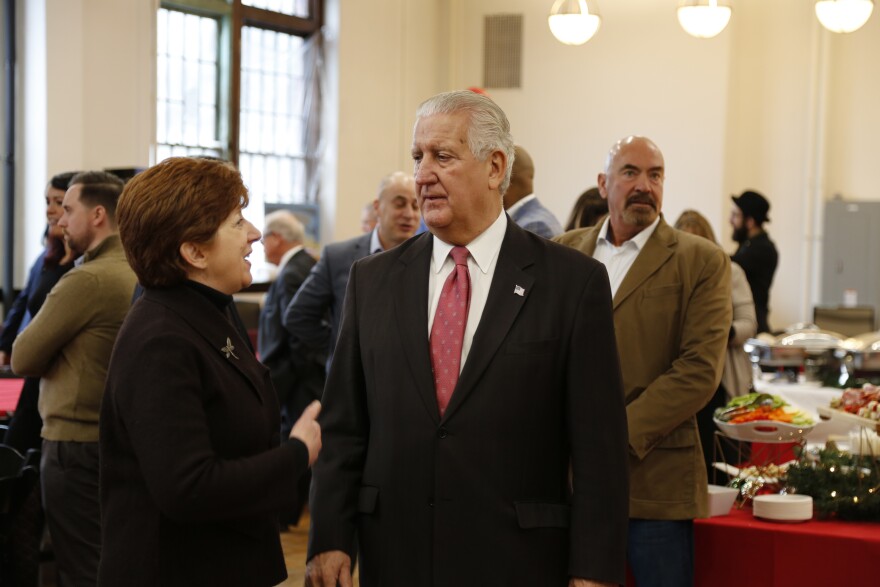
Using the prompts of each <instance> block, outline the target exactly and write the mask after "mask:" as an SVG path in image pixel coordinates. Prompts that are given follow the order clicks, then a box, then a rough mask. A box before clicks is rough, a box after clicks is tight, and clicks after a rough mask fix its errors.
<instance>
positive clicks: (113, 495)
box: [99, 286, 308, 587]
mask: <svg viewBox="0 0 880 587" xmlns="http://www.w3.org/2000/svg"><path fill="white" fill-rule="evenodd" d="M100 430H101V440H100V448H101V508H102V530H103V548H102V555H101V567H100V574H99V584H100V585H104V586H107V587H117V586H120V585H125V586H127V587H133V586H141V585H142V586H148V585H149V586H158V585H161V586H162V587H171V586H176V585H181V586H183V585H187V586H192V585H229V586H233V585H242V586H245V585H246V586H248V587H258V586H263V585H277V584H278V583H280V582H281V581H283V580H284V579H285V577H286V576H287V573H286V570H285V565H284V558H283V555H282V552H281V543H280V538H279V530H278V523H277V520H278V515H279V513H280V512H282V511H283V510H285V508H290V506H291V504H293V503H294V502H295V497H296V485H297V480H298V479H299V477H300V475H302V474H303V473H304V472H305V471H306V469H307V468H308V450H307V449H306V446H305V445H304V444H303V443H302V442H300V441H299V440H291V441H289V442H286V443H285V444H283V445H280V446H279V409H278V400H277V399H276V394H275V391H274V389H273V388H272V384H271V382H270V379H269V371H268V370H267V369H266V368H265V367H264V366H263V365H261V364H260V363H259V362H258V361H257V360H256V358H255V357H254V356H253V354H251V353H250V351H249V350H248V347H247V344H246V343H245V341H244V340H242V338H241V336H240V335H239V334H238V331H237V329H236V328H234V327H233V326H232V324H231V323H230V322H229V321H228V320H227V318H226V316H225V315H224V314H223V313H222V312H221V311H220V310H219V309H218V308H217V306H215V305H214V304H213V303H212V302H210V301H209V300H208V298H207V297H206V296H204V295H203V294H201V293H199V292H197V291H195V290H194V289H192V288H190V287H186V286H180V287H176V288H170V289H161V290H159V289H157V290H149V289H148V290H147V291H146V293H145V294H144V296H143V297H142V298H141V299H140V300H138V302H136V303H135V305H134V306H133V307H132V309H131V311H130V312H129V314H128V317H127V318H126V320H125V323H124V324H123V326H122V329H121V330H120V332H119V337H118V338H117V340H116V346H115V347H114V350H113V356H112V358H111V361H110V369H109V372H108V375H107V387H106V391H105V395H104V401H103V405H102V409H101V422H100Z"/></svg>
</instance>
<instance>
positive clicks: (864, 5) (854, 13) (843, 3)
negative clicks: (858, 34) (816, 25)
mask: <svg viewBox="0 0 880 587" xmlns="http://www.w3.org/2000/svg"><path fill="white" fill-rule="evenodd" d="M873 10H874V2H872V1H871V0H819V1H818V2H816V16H817V17H818V19H819V22H821V23H822V26H823V27H825V28H826V29H828V30H829V31H831V32H833V33H851V32H853V31H855V30H858V29H860V28H862V25H863V24H865V23H866V22H868V19H869V18H871V12H873Z"/></svg>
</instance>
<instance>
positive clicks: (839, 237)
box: [822, 200, 880, 328]
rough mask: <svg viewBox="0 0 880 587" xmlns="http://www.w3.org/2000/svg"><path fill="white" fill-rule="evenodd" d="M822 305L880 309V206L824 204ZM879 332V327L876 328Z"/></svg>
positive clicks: (851, 203) (870, 203) (841, 202)
mask: <svg viewBox="0 0 880 587" xmlns="http://www.w3.org/2000/svg"><path fill="white" fill-rule="evenodd" d="M822 303H823V305H828V306H841V305H843V306H856V305H857V306H862V307H865V306H868V307H871V308H873V310H874V315H875V316H876V315H877V309H878V308H880V202H847V201H846V200H831V201H829V202H827V203H826V204H825V232H824V236H823V239H822ZM875 328H876V325H875Z"/></svg>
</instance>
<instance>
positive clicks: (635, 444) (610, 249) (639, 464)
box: [558, 136, 732, 587]
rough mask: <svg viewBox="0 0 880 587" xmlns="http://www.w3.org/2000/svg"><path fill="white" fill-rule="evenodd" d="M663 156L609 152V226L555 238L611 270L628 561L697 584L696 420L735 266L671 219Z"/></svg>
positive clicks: (718, 352) (632, 147) (633, 141)
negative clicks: (624, 436)
mask: <svg viewBox="0 0 880 587" xmlns="http://www.w3.org/2000/svg"><path fill="white" fill-rule="evenodd" d="M665 178H666V168H665V164H664V160H663V153H661V152H660V149H659V148H657V145H655V144H654V143H653V142H652V141H651V140H650V139H647V138H645V137H637V136H630V137H626V138H624V139H621V140H620V141H618V142H617V143H615V144H614V146H612V147H611V150H610V152H609V153H608V158H607V160H606V162H605V170H604V172H603V173H600V174H599V177H598V180H599V192H600V194H601V196H602V197H603V198H604V199H605V200H607V201H608V216H606V218H605V221H604V222H603V223H602V224H601V225H597V226H593V227H591V228H582V229H579V230H572V231H570V232H567V233H565V234H564V235H563V236H561V237H560V238H559V239H558V241H559V242H561V243H563V244H566V245H569V246H570V247H573V248H575V249H578V250H579V251H581V252H583V253H585V254H587V255H590V256H591V257H593V258H594V259H596V260H598V261H601V262H602V263H604V264H605V267H606V268H607V269H608V277H609V280H610V282H611V295H612V297H613V304H614V330H615V333H616V336H617V348H618V350H619V352H620V366H621V370H622V371H623V391H624V396H625V401H626V416H627V422H628V427H629V428H628V429H629V471H630V498H629V517H630V521H629V535H628V546H627V558H628V560H629V565H630V568H631V569H632V572H633V574H634V575H635V579H636V582H637V583H638V585H639V587H646V586H647V587H655V586H656V587H663V586H667V585H675V586H676V587H688V586H690V585H693V520H694V518H698V517H705V516H706V515H708V490H707V487H706V485H707V479H706V477H707V475H706V466H705V464H704V463H703V452H702V449H701V447H700V438H699V432H698V430H697V419H696V415H697V412H699V411H700V409H701V408H702V407H703V406H704V405H706V403H707V402H708V401H709V399H710V398H711V397H712V395H713V394H714V393H715V390H716V389H717V388H718V382H719V380H720V379H721V370H722V367H723V366H724V353H725V352H726V348H727V335H728V333H729V331H730V322H731V318H732V309H731V305H730V260H729V259H728V258H727V255H725V254H724V251H722V250H721V248H720V247H718V246H717V245H715V243H713V242H711V241H709V240H707V239H704V238H701V237H698V236H695V235H692V234H688V233H685V232H681V231H678V230H675V229H673V228H671V227H670V226H669V225H668V224H666V222H665V221H664V220H663V215H662V214H661V209H662V205H663V183H664V180H665Z"/></svg>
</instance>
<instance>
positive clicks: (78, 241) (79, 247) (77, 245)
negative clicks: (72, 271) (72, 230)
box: [64, 233, 93, 256]
mask: <svg viewBox="0 0 880 587" xmlns="http://www.w3.org/2000/svg"><path fill="white" fill-rule="evenodd" d="M92 236H93V235H92V233H88V234H84V235H80V236H79V237H74V236H73V235H71V234H67V233H65V235H64V240H65V241H66V242H67V246H68V247H70V250H71V251H73V252H74V254H76V255H77V256H79V255H82V254H83V253H85V252H86V250H87V249H88V246H89V244H90V243H91V242H92Z"/></svg>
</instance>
